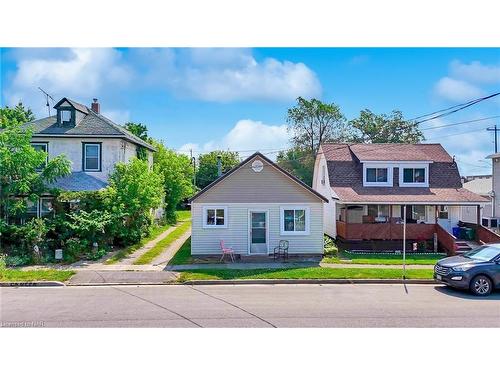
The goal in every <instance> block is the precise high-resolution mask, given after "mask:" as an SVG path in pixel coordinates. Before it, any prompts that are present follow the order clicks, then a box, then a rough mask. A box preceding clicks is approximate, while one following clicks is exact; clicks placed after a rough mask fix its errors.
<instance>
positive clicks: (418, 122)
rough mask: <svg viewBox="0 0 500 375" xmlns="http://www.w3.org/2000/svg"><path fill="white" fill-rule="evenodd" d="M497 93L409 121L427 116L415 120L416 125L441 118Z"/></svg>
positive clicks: (499, 93)
mask: <svg viewBox="0 0 500 375" xmlns="http://www.w3.org/2000/svg"><path fill="white" fill-rule="evenodd" d="M498 95H500V92H496V93H494V94H491V95H488V96H483V97H482V98H477V99H474V100H471V101H468V102H466V103H463V104H459V105H456V106H453V107H449V108H447V109H444V110H441V111H436V112H434V113H437V114H436V115H435V116H432V117H428V116H431V115H433V114H434V113H431V114H428V115H423V116H419V117H416V118H414V119H412V120H410V121H413V120H415V119H418V118H422V117H428V118H424V119H423V120H420V121H417V122H415V124H416V125H418V124H421V123H423V122H427V121H431V120H434V119H437V118H441V117H444V116H449V115H451V114H452V113H456V112H458V111H461V110H463V109H465V108H468V107H470V106H473V105H475V104H477V103H480V102H482V101H484V100H488V99H491V98H493V97H495V96H498ZM441 112H443V113H441Z"/></svg>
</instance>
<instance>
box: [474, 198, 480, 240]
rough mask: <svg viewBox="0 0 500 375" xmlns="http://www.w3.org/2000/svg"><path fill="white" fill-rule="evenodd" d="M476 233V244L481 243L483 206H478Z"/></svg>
mask: <svg viewBox="0 0 500 375" xmlns="http://www.w3.org/2000/svg"><path fill="white" fill-rule="evenodd" d="M476 224H477V226H476V233H475V239H476V242H479V227H480V226H481V206H480V205H477V206H476Z"/></svg>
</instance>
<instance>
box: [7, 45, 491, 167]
mask: <svg viewBox="0 0 500 375" xmlns="http://www.w3.org/2000/svg"><path fill="white" fill-rule="evenodd" d="M0 78H1V81H0V85H1V94H2V96H1V97H2V105H5V104H7V105H13V104H15V103H16V102H18V101H19V100H22V101H23V103H25V104H27V105H28V106H30V107H31V108H32V109H33V111H34V112H35V114H36V115H37V117H44V116H45V115H46V113H47V111H46V108H45V106H44V104H45V102H44V97H43V96H42V94H41V93H40V92H39V91H38V87H39V86H40V87H42V88H44V89H45V90H46V91H48V92H49V93H51V94H52V96H53V97H54V98H55V99H56V100H58V99H60V98H61V97H63V96H67V97H70V98H73V99H75V100H77V101H80V102H82V103H85V104H87V105H90V102H91V100H92V98H93V97H97V98H99V101H100V102H101V111H102V112H103V114H105V115H107V116H108V117H110V118H111V119H113V120H115V121H116V122H118V123H120V124H123V123H124V122H126V121H135V122H142V123H145V124H147V126H148V128H149V132H150V135H152V136H154V137H155V138H159V139H163V140H164V141H165V142H166V144H167V145H168V146H169V147H172V148H174V149H178V150H184V151H185V150H189V149H194V150H195V152H197V153H198V152H203V151H210V150H213V149H216V148H224V149H231V150H257V149H259V150H263V151H264V152H269V154H268V155H269V156H271V157H273V156H274V155H275V153H273V150H278V149H282V148H284V147H286V146H287V139H288V134H287V132H286V126H285V115H286V110H287V108H289V107H290V106H292V105H293V104H294V101H295V98H296V97H297V96H299V95H300V96H304V97H309V98H310V97H317V98H320V99H321V100H323V101H327V102H335V103H336V104H338V105H339V106H340V107H341V109H342V112H343V113H344V114H345V115H346V117H347V118H348V119H350V118H353V117H356V116H357V115H358V113H359V111H360V110H362V109H364V108H368V109H370V110H372V111H373V112H376V113H388V112H390V111H392V110H393V109H399V110H402V111H403V113H404V114H405V116H406V117H407V118H412V117H416V116H419V115H422V114H426V113H429V112H432V111H434V110H438V109H442V108H445V107H449V106H452V105H455V104H459V103H462V102H465V101H468V100H470V99H474V98H476V97H479V96H483V95H486V94H490V93H493V92H496V91H500V49H482V48H470V49H467V48H255V49H166V48H162V49H144V48H141V49H123V48H119V49H112V48H108V49H34V48H33V49H2V51H1V75H0ZM491 116H500V101H499V100H496V99H494V100H490V101H487V102H483V103H481V104H478V105H476V106H474V107H471V108H469V109H466V110H464V111H461V112H459V113H457V114H454V115H451V116H448V117H445V118H442V119H439V120H435V121H431V122H428V123H425V124H422V128H423V129H428V128H431V127H434V126H442V125H445V124H450V123H455V122H460V121H468V120H475V119H478V118H484V117H491ZM495 122H496V123H497V124H498V125H500V118H497V119H490V120H487V121H480V122H474V123H470V124H463V125H457V126H450V127H444V128H437V129H434V130H433V129H429V130H425V135H426V137H427V138H428V141H429V142H439V143H442V144H443V145H444V146H445V148H446V149H447V150H448V151H449V152H450V154H452V155H456V157H457V160H458V161H459V165H460V168H461V171H462V173H464V174H482V173H489V172H490V169H489V164H488V163H489V161H488V160H485V159H484V158H485V156H486V155H488V154H490V153H492V152H493V143H492V142H493V134H492V133H491V132H487V131H485V130H484V128H486V127H487V126H492V125H494V124H495ZM243 155H245V153H243Z"/></svg>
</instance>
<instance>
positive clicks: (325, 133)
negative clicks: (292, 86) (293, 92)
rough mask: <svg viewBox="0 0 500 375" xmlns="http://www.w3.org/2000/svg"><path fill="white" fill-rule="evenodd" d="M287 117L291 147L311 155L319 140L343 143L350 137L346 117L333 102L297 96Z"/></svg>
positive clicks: (316, 149) (316, 148) (315, 150)
mask: <svg viewBox="0 0 500 375" xmlns="http://www.w3.org/2000/svg"><path fill="white" fill-rule="evenodd" d="M286 120H287V123H288V130H289V132H290V133H291V134H292V139H291V140H292V144H293V145H294V147H296V148H298V149H300V150H303V151H306V150H307V151H308V152H309V153H310V154H311V155H312V156H313V157H314V156H315V155H316V153H317V152H318V148H319V145H320V144H321V143H323V142H343V141H345V140H346V139H349V138H350V136H351V132H350V128H349V126H348V124H347V122H346V119H345V117H344V115H343V114H342V113H341V111H340V108H339V107H338V106H337V105H336V104H335V103H323V102H322V101H320V100H318V99H311V100H306V99H304V98H301V97H299V98H297V105H296V106H295V107H292V108H290V109H289V110H288V113H287V118H286Z"/></svg>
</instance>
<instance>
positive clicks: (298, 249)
mask: <svg viewBox="0 0 500 375" xmlns="http://www.w3.org/2000/svg"><path fill="white" fill-rule="evenodd" d="M289 183H294V182H291V181H290V182H289ZM308 194H309V193H308ZM284 203H290V202H285V201H284V202H283V203H281V204H280V203H267V204H262V203H228V202H223V201H221V202H219V203H218V205H220V206H225V207H227V216H228V217H227V220H228V226H227V228H210V229H206V228H203V222H202V221H203V206H206V205H214V203H213V202H211V203H208V204H204V203H198V202H196V203H193V204H192V208H191V209H192V235H191V253H192V254H193V255H203V254H220V240H224V242H225V244H226V245H227V246H231V247H233V249H234V251H235V253H237V254H242V255H247V254H248V236H249V233H248V211H249V209H263V210H269V218H268V221H269V223H268V227H269V252H270V253H272V251H273V248H274V247H275V246H277V245H278V242H279V240H288V241H289V243H290V249H289V252H290V253H291V254H292V253H295V254H318V253H323V203H322V202H314V203H311V202H310V203H305V202H301V203H295V205H297V206H299V205H300V206H307V207H309V210H310V227H309V229H310V230H309V234H308V235H305V236H302V235H301V236H297V235H293V236H281V235H280V206H286V205H287V204H284Z"/></svg>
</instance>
